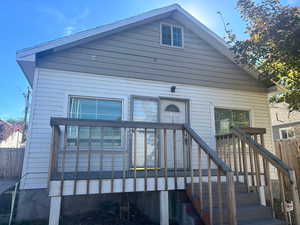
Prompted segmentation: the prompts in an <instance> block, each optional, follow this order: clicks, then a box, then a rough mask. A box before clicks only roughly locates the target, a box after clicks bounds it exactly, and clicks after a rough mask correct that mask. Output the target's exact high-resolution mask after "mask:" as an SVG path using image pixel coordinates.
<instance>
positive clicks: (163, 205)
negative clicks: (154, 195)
mask: <svg viewBox="0 0 300 225" xmlns="http://www.w3.org/2000/svg"><path fill="white" fill-rule="evenodd" d="M159 204H160V225H169V192H168V191H160V192H159Z"/></svg>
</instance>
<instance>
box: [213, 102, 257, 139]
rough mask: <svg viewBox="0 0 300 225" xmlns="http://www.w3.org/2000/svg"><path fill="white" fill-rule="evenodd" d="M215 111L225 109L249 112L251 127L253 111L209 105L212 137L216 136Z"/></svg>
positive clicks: (250, 124) (243, 108)
mask: <svg viewBox="0 0 300 225" xmlns="http://www.w3.org/2000/svg"><path fill="white" fill-rule="evenodd" d="M216 109H227V110H240V111H247V112H249V126H250V127H252V126H253V121H254V119H253V109H252V108H247V107H227V106H218V105H211V116H212V118H213V119H212V123H211V125H212V127H213V135H212V136H213V137H215V136H216V133H217V131H216V118H215V110H216Z"/></svg>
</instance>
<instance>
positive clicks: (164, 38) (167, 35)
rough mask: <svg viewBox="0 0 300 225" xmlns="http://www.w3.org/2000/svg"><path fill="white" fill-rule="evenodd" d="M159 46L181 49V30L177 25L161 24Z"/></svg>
mask: <svg viewBox="0 0 300 225" xmlns="http://www.w3.org/2000/svg"><path fill="white" fill-rule="evenodd" d="M160 33H161V35H160V36H161V45H164V46H171V47H177V48H182V47H183V28H182V27H181V26H178V25H170V24H161V27H160Z"/></svg>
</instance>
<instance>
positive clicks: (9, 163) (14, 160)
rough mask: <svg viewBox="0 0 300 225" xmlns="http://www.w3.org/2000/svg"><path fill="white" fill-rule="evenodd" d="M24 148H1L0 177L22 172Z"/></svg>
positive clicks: (12, 175)
mask: <svg viewBox="0 0 300 225" xmlns="http://www.w3.org/2000/svg"><path fill="white" fill-rule="evenodd" d="M23 158H24V148H0V179H3V178H8V179H9V178H18V177H20V176H21V174H22V166H23Z"/></svg>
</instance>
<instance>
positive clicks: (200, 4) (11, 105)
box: [0, 0, 300, 119]
mask: <svg viewBox="0 0 300 225" xmlns="http://www.w3.org/2000/svg"><path fill="white" fill-rule="evenodd" d="M235 2H236V1H235V0H210V1H207V0H177V1H176V0H151V1H149V0H101V1H100V0H76V1H70V0H43V1H40V0H26V1H22V0H10V1H2V2H1V5H0V11H1V14H0V27H1V32H2V34H1V41H0V50H1V52H0V62H1V67H0V76H1V81H0V119H7V118H17V117H21V116H22V115H23V111H24V109H23V108H24V98H23V95H22V93H23V92H24V91H25V90H26V87H27V86H28V83H27V81H26V79H25V77H24V76H23V74H22V71H21V70H20V68H19V67H18V65H17V63H16V61H15V52H16V50H19V49H22V48H26V47H30V46H33V45H36V44H38V43H41V42H44V41H47V40H52V39H55V38H58V37H61V36H64V35H69V34H71V33H75V32H78V31H82V30H85V29H89V28H93V27H96V26H99V25H103V24H107V23H111V22H114V21H117V20H120V19H124V18H127V17H130V16H134V15H137V14H140V13H143V12H145V11H148V10H151V9H155V8H159V7H163V6H166V5H170V4H173V3H179V4H180V5H181V6H182V7H183V8H185V9H186V10H187V11H189V12H190V13H191V14H192V15H193V16H195V17H196V18H197V19H199V20H200V21H201V22H202V23H204V24H205V25H206V26H208V27H209V28H210V29H211V30H213V31H214V32H216V33H217V34H218V35H220V36H222V37H223V36H224V27H223V24H222V21H221V19H220V16H219V15H218V14H217V11H221V12H222V13H223V15H224V17H225V18H226V20H227V21H228V22H230V23H231V28H232V29H233V31H234V32H235V33H237V34H238V37H239V38H240V39H242V38H245V34H244V33H243V30H244V23H243V21H241V19H240V17H239V14H238V12H237V11H236V10H235ZM282 3H283V4H290V5H293V6H294V5H300V0H282Z"/></svg>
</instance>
